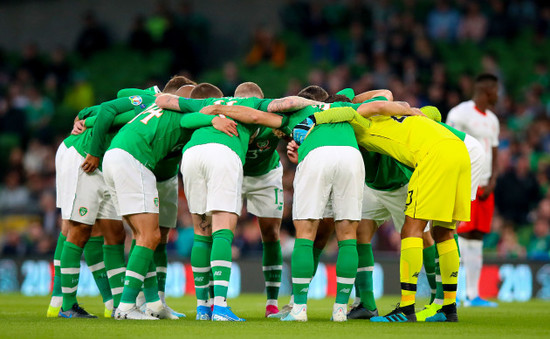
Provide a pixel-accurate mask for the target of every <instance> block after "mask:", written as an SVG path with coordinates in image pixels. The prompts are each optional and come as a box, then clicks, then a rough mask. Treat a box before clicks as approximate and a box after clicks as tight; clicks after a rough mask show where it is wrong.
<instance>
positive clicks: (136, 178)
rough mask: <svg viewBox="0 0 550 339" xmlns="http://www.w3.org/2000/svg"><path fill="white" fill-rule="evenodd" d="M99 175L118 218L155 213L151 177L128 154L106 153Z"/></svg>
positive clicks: (154, 186)
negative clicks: (105, 185)
mask: <svg viewBox="0 0 550 339" xmlns="http://www.w3.org/2000/svg"><path fill="white" fill-rule="evenodd" d="M103 173H104V176H105V183H106V184H107V187H108V188H109V191H110V192H112V194H113V200H114V202H115V207H116V208H117V212H118V213H119V214H120V215H130V214H140V213H157V214H158V213H159V195H158V191H157V180H156V178H155V175H154V174H153V172H151V170H150V169H148V168H147V167H145V166H144V165H143V164H142V163H140V162H139V161H138V160H136V158H134V157H133V156H132V155H131V154H130V153H128V152H126V151H124V150H122V149H120V148H115V149H110V150H108V151H107V152H106V153H105V156H104V157H103Z"/></svg>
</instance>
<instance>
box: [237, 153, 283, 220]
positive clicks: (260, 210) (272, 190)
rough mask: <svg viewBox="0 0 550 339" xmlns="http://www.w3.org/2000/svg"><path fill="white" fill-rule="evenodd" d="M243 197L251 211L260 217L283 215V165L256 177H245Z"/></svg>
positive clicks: (279, 216) (280, 216) (278, 216)
mask: <svg viewBox="0 0 550 339" xmlns="http://www.w3.org/2000/svg"><path fill="white" fill-rule="evenodd" d="M242 197H243V199H246V202H247V205H246V208H247V210H248V212H249V213H251V214H254V215H255V216H257V217H260V218H279V219H280V218H282V217H283V166H281V164H279V167H277V168H274V169H272V170H271V171H269V172H268V173H266V174H264V175H260V176H256V177H251V176H245V177H244V179H243V192H242Z"/></svg>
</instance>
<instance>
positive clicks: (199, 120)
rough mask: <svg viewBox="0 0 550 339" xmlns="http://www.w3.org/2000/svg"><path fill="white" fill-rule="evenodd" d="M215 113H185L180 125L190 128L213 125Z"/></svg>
mask: <svg viewBox="0 0 550 339" xmlns="http://www.w3.org/2000/svg"><path fill="white" fill-rule="evenodd" d="M215 117H216V116H215V115H208V114H202V113H189V114H184V115H183V116H182V117H181V120H180V126H181V127H183V128H188V129H197V128H201V127H208V126H212V120H214V118H215Z"/></svg>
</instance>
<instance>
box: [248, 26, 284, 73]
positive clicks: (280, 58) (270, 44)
mask: <svg viewBox="0 0 550 339" xmlns="http://www.w3.org/2000/svg"><path fill="white" fill-rule="evenodd" d="M262 61H268V62H270V63H271V64H272V65H273V66H276V67H282V66H284V64H285V62H286V46H285V45H284V44H283V43H282V42H280V41H278V40H277V39H276V38H275V36H274V35H273V32H271V31H270V30H269V29H266V28H264V27H259V28H257V29H256V31H255V32H254V40H253V43H252V48H251V49H250V51H249V52H248V55H247V56H246V61H245V62H246V64H247V65H248V66H256V65H257V64H259V63H260V62H262Z"/></svg>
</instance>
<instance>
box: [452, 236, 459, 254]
mask: <svg viewBox="0 0 550 339" xmlns="http://www.w3.org/2000/svg"><path fill="white" fill-rule="evenodd" d="M453 237H454V238H455V241H456V247H457V248H458V257H459V258H460V247H458V234H454V235H453Z"/></svg>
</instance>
